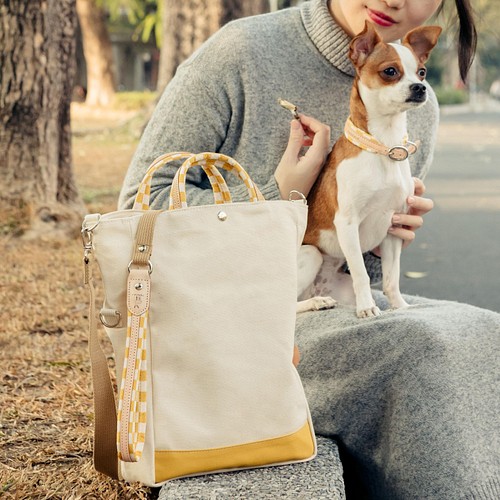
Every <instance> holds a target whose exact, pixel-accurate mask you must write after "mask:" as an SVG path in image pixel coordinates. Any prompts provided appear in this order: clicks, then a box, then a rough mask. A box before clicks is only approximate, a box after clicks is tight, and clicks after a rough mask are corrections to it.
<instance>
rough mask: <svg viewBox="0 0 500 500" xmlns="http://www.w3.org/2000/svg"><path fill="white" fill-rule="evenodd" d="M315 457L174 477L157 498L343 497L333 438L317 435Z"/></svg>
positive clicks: (333, 499) (263, 499)
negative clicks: (270, 464)
mask: <svg viewBox="0 0 500 500" xmlns="http://www.w3.org/2000/svg"><path fill="white" fill-rule="evenodd" d="M317 441H318V455H317V457H316V458H315V459H314V460H311V461H309V462H304V463H300V464H293V465H283V466H281V467H266V468H262V469H249V470H243V471H235V472H224V473H221V474H212V475H207V476H198V477H189V478H184V479H176V480H173V481H170V482H168V483H166V484H165V485H163V487H162V488H161V490H160V494H159V497H158V500H243V499H245V500H275V499H290V500H292V499H293V500H338V499H345V492H344V481H343V479H342V464H341V462H340V458H339V454H338V449H337V445H336V443H335V441H333V440H332V439H328V438H325V437H320V436H318V437H317Z"/></svg>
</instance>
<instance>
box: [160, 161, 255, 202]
mask: <svg viewBox="0 0 500 500" xmlns="http://www.w3.org/2000/svg"><path fill="white" fill-rule="evenodd" d="M195 166H201V167H202V168H203V169H204V170H205V172H206V173H207V175H208V177H209V179H210V177H211V176H213V177H214V179H213V180H210V183H211V184H212V189H213V191H214V200H215V203H216V204H220V203H230V202H231V195H230V194H229V191H228V189H227V185H226V182H225V180H224V177H222V175H221V174H220V172H219V171H218V168H223V169H224V170H227V171H229V172H234V173H236V174H237V175H238V177H239V178H240V179H241V180H242V181H243V182H244V183H245V185H246V187H247V189H248V195H249V197H250V201H257V200H259V199H262V195H261V194H260V191H259V190H258V189H257V187H256V186H255V184H254V183H253V181H252V179H251V178H250V176H249V175H248V174H247V172H246V171H245V169H244V168H243V167H242V166H241V165H240V164H239V163H238V162H237V161H236V160H234V159H233V158H231V157H230V156H227V155H223V154H221V153H199V154H196V155H192V156H191V157H190V158H188V159H187V160H186V161H185V162H184V163H183V165H182V166H181V167H180V168H179V170H178V171H177V174H176V176H175V178H174V181H173V183H177V186H178V192H179V198H180V208H187V206H188V205H187V200H186V176H187V171H188V170H189V169H190V168H191V167H195ZM174 208H177V207H176V203H175V200H174V199H173V197H172V194H171V195H170V200H169V210H172V209H174Z"/></svg>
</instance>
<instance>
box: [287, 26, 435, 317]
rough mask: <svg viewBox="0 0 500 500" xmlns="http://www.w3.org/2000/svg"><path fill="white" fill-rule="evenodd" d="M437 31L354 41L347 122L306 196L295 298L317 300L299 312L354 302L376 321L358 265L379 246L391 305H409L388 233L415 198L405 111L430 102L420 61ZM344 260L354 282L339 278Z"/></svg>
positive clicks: (396, 244)
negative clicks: (306, 214)
mask: <svg viewBox="0 0 500 500" xmlns="http://www.w3.org/2000/svg"><path fill="white" fill-rule="evenodd" d="M440 32H441V28H439V27H437V26H427V27H420V28H416V29H414V30H412V31H410V32H409V33H408V34H407V35H406V36H405V38H404V39H403V41H402V43H401V44H396V43H384V42H383V41H382V39H381V38H380V36H379V35H378V34H377V32H376V31H375V28H374V27H373V26H372V25H371V24H370V23H366V26H365V29H364V31H363V32H362V33H360V34H359V35H358V36H357V37H355V38H354V39H353V40H352V42H351V45H350V51H349V57H350V59H351V61H352V62H353V64H354V66H355V69H356V77H355V79H354V84H353V88H352V93H351V100H350V112H351V116H350V118H349V120H348V121H347V123H346V128H345V134H344V135H342V136H341V137H340V138H339V139H338V141H337V142H336V143H335V145H334V147H333V149H332V151H331V153H330V155H329V156H328V158H327V161H326V164H325V166H324V167H323V170H322V171H321V173H320V175H319V177H318V179H317V181H316V183H315V185H314V186H313V188H312V190H311V192H310V194H309V196H308V204H309V217H308V223H307V230H306V235H305V238H304V246H303V247H302V248H301V251H300V253H299V290H298V297H299V300H301V299H304V298H306V297H311V290H312V289H313V288H314V290H315V294H318V296H313V297H312V298H309V299H307V300H302V301H301V302H299V304H298V307H297V311H298V312H303V311H307V310H311V309H322V308H327V307H332V306H333V304H334V303H335V301H334V300H332V297H333V298H334V299H338V300H339V301H340V302H345V303H350V302H354V299H355V303H356V312H357V315H358V316H359V317H370V316H377V315H379V314H380V310H379V308H378V307H377V306H376V304H375V301H374V299H373V296H372V293H371V289H370V278H369V276H368V273H367V271H366V268H365V264H364V260H363V253H364V252H367V251H370V250H372V249H374V248H376V247H379V248H380V252H381V258H382V273H383V291H384V293H385V295H386V296H387V297H388V299H389V302H390V304H391V307H393V308H399V307H405V306H407V303H406V302H405V300H404V299H403V297H402V296H401V293H400V290H399V275H400V269H399V266H400V254H401V247H402V240H401V239H400V238H397V237H395V236H393V235H391V234H388V229H389V227H390V226H391V220H392V217H393V215H394V213H404V212H405V211H406V210H407V207H406V199H407V197H408V196H409V195H411V194H413V190H414V182H413V179H412V175H411V171H410V165H409V162H408V155H409V154H412V153H414V152H415V151H416V149H417V146H416V145H415V144H414V143H412V142H409V141H408V140H407V130H406V111H408V110H410V109H413V108H416V107H418V106H421V105H423V104H424V103H425V102H426V100H427V87H426V84H425V75H426V69H425V67H424V63H425V62H426V60H427V59H428V57H429V54H430V51H431V50H432V48H433V47H434V46H435V44H436V43H437V40H438V37H439V34H440ZM346 261H347V264H348V265H349V270H350V276H351V278H352V282H351V278H349V276H348V275H346V274H345V273H343V272H341V268H342V266H343V265H344V263H345V262H346ZM320 269H321V275H320V276H318V272H319V271H320ZM353 291H354V296H352V295H353V294H352V292H353ZM349 294H350V295H351V297H349Z"/></svg>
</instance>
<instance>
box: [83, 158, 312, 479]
mask: <svg viewBox="0 0 500 500" xmlns="http://www.w3.org/2000/svg"><path fill="white" fill-rule="evenodd" d="M179 159H184V160H185V161H184V163H183V164H182V166H181V167H180V168H179V169H178V171H177V174H176V176H175V178H174V181H173V184H172V188H171V193H170V200H169V208H168V210H163V211H158V210H149V195H150V184H151V178H152V176H153V174H154V173H155V172H156V171H157V170H158V169H159V168H168V167H167V166H166V164H167V163H168V162H170V161H173V160H179ZM190 168H203V169H204V170H205V172H206V173H207V175H208V177H209V180H210V183H211V186H212V189H213V193H214V204H213V205H207V206H191V207H189V206H188V205H187V200H186V188H185V187H186V183H185V179H186V173H187V171H188V169H190ZM220 168H223V169H226V170H229V171H232V172H234V173H236V174H237V175H238V176H239V178H240V179H241V181H242V182H244V183H245V184H246V186H247V188H248V193H249V198H250V201H249V202H243V203H231V195H230V193H229V191H228V188H227V185H226V183H225V180H224V178H223V176H222V175H221V174H220V172H219V170H218V169H220ZM306 221H307V206H306V205H305V203H303V202H301V201H286V200H283V201H265V200H264V199H263V197H262V195H261V193H260V192H259V190H258V188H257V187H256V186H255V184H254V183H253V182H252V180H251V179H250V177H249V176H248V174H247V173H246V172H245V171H244V170H243V168H242V167H241V166H240V165H239V164H238V163H237V162H236V161H235V160H233V159H232V158H230V157H227V156H224V155H222V154H215V153H203V154H198V155H191V154H189V153H171V154H167V155H163V156H161V157H160V158H158V159H157V160H156V161H155V162H154V163H153V164H152V165H151V167H150V168H149V170H148V172H147V174H146V176H145V177H144V180H143V181H142V183H141V185H140V188H139V190H138V194H137V198H136V201H135V205H134V208H133V209H131V210H120V211H117V212H112V213H108V214H105V215H99V214H91V215H88V216H87V217H86V218H85V220H84V222H83V228H82V237H83V240H84V247H85V257H84V261H85V281H86V282H87V283H88V285H89V287H90V290H91V311H90V321H91V327H90V332H91V335H90V352H91V360H92V374H93V384H94V403H95V438H94V464H95V467H96V469H97V470H99V471H101V472H103V473H105V474H107V475H109V476H111V477H115V478H123V479H125V480H127V481H140V482H142V483H144V484H146V485H150V486H158V485H160V484H162V483H164V482H165V481H168V480H170V479H173V478H176V477H185V476H190V475H199V474H205V473H213V472H221V471H226V470H233V469H243V468H249V467H262V466H268V465H278V464H287V463H293V462H301V461H306V460H309V459H311V458H313V457H314V456H315V454H316V442H315V437H314V431H313V427H312V423H311V417H310V414H309V409H308V406H307V401H306V398H305V395H304V391H303V388H302V384H301V381H300V379H299V376H298V373H297V371H296V369H295V367H294V366H293V364H292V356H293V349H294V330H295V314H296V313H295V308H296V285H297V284H296V274H297V270H296V269H297V251H298V248H299V246H300V244H301V242H302V238H303V234H304V231H305V226H306ZM94 258H95V260H96V261H97V263H98V265H99V268H100V272H101V275H102V280H103V288H104V295H105V300H104V305H103V308H102V309H101V311H100V313H99V317H100V319H101V322H102V323H103V324H104V325H105V330H106V332H107V334H108V336H109V338H110V340H111V343H112V345H113V350H114V354H115V361H116V372H117V373H116V376H117V385H118V398H117V399H118V405H117V409H116V407H115V398H114V394H113V388H112V384H111V382H110V377H109V372H108V367H107V363H106V358H105V356H104V354H103V352H102V350H101V347H100V345H99V342H98V339H97V333H96V326H97V325H96V323H97V321H96V312H95V311H94V302H95V299H94V291H93V279H92V274H91V270H92V265H91V264H92V261H93V260H94Z"/></svg>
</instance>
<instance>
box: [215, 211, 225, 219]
mask: <svg viewBox="0 0 500 500" xmlns="http://www.w3.org/2000/svg"><path fill="white" fill-rule="evenodd" d="M217 218H218V219H219V220H220V221H225V220H226V219H227V214H226V212H223V211H222V210H221V211H220V212H219V213H218V214H217Z"/></svg>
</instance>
